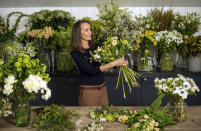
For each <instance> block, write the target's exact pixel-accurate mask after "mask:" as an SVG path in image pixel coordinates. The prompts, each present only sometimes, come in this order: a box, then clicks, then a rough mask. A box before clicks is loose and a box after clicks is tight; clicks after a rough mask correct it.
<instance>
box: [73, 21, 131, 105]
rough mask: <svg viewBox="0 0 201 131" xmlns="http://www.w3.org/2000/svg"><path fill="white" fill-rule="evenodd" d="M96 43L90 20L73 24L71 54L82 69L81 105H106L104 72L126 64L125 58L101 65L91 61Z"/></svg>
mask: <svg viewBox="0 0 201 131" xmlns="http://www.w3.org/2000/svg"><path fill="white" fill-rule="evenodd" d="M94 48H95V45H94V43H93V33H92V29H91V26H90V24H89V22H88V21H77V22H76V23H75V24H74V25H73V29H72V39H71V56H72V58H73V59H74V61H75V63H76V64H77V66H78V68H79V70H80V94H79V101H78V103H79V105H80V106H104V105H107V104H108V96H107V86H106V83H105V81H104V74H103V72H104V71H106V70H107V69H110V68H112V67H114V66H126V65H127V63H126V61H125V58H124V57H122V58H120V59H117V60H114V61H112V62H110V63H108V64H105V65H100V63H97V62H95V61H93V62H92V63H90V61H89V58H90V53H89V51H93V49H94Z"/></svg>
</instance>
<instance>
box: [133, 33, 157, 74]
mask: <svg viewBox="0 0 201 131" xmlns="http://www.w3.org/2000/svg"><path fill="white" fill-rule="evenodd" d="M155 34H156V32H154V31H151V30H146V31H145V33H143V34H142V35H141V37H140V39H137V40H136V41H135V45H134V50H136V51H137V52H139V54H140V59H139V61H138V66H137V67H138V70H139V71H152V70H153V65H152V64H153V62H152V59H151V55H153V52H151V51H150V49H151V47H153V46H157V41H156V40H155V37H154V35H155ZM150 61H151V62H150Z"/></svg>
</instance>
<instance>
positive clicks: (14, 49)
mask: <svg viewBox="0 0 201 131" xmlns="http://www.w3.org/2000/svg"><path fill="white" fill-rule="evenodd" d="M19 53H24V54H27V55H29V56H31V57H34V56H35V55H36V47H35V46H34V43H31V42H28V43H26V45H21V44H20V43H19V42H12V41H11V40H9V41H6V42H5V43H4V44H3V45H2V48H1V50H0V54H7V55H9V56H16V55H17V54H19Z"/></svg>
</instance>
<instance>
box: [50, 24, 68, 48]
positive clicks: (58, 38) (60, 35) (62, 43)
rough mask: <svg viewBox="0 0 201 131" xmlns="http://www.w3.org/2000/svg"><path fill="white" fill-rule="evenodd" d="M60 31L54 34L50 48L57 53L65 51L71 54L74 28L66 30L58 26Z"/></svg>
mask: <svg viewBox="0 0 201 131" xmlns="http://www.w3.org/2000/svg"><path fill="white" fill-rule="evenodd" d="M58 29H59V30H58V31H55V32H54V36H53V38H52V40H51V41H50V45H49V47H50V48H51V49H54V50H57V51H62V50H64V49H65V50H67V51H68V52H70V42H71V32H72V27H69V28H68V29H65V28H64V27H62V26H58Z"/></svg>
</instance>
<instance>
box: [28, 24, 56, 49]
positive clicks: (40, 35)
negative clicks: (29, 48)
mask: <svg viewBox="0 0 201 131" xmlns="http://www.w3.org/2000/svg"><path fill="white" fill-rule="evenodd" d="M53 35H54V30H53V29H52V27H48V26H46V27H44V28H43V29H35V30H31V31H29V32H28V36H29V37H31V38H32V40H33V41H35V42H36V43H37V44H38V45H36V47H37V48H39V49H42V50H47V48H48V47H49V46H50V45H48V44H49V43H48V42H49V39H50V38H52V37H53Z"/></svg>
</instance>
